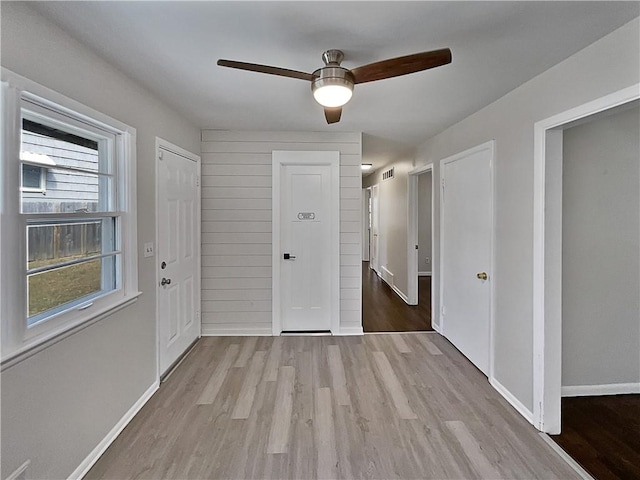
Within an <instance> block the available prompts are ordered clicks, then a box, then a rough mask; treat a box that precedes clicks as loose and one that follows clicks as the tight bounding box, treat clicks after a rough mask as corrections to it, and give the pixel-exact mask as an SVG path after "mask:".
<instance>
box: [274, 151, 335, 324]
mask: <svg viewBox="0 0 640 480" xmlns="http://www.w3.org/2000/svg"><path fill="white" fill-rule="evenodd" d="M339 165H340V154H339V152H290V151H274V152H273V274H272V280H273V297H272V298H273V333H274V335H279V334H280V333H281V332H282V331H327V330H329V331H331V332H332V333H334V334H335V333H338V330H339V320H340V319H339V316H340V298H339V295H340V253H339V252H340V243H339V242H340V236H339V235H340V232H339V229H340V223H339V216H340V211H339V200H340V199H339V195H340V190H339V182H340V179H339V172H340V168H339ZM285 257H288V258H285Z"/></svg>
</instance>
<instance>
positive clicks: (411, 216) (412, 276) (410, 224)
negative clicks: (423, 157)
mask: <svg viewBox="0 0 640 480" xmlns="http://www.w3.org/2000/svg"><path fill="white" fill-rule="evenodd" d="M427 172H431V183H432V188H431V208H432V212H431V258H432V259H433V248H434V245H435V242H434V238H433V235H434V232H435V229H434V228H433V222H434V219H435V215H433V206H434V205H435V202H434V194H435V189H434V188H433V185H435V178H434V176H433V163H429V164H428V165H423V166H421V167H417V168H414V169H413V170H411V171H410V172H409V174H408V175H407V198H408V202H409V205H408V206H409V209H408V219H407V272H408V273H407V274H408V278H407V298H408V300H409V301H408V302H407V303H408V304H409V305H418V249H417V248H416V245H418V227H419V225H418V224H419V222H418V211H419V205H418V176H420V175H422V174H423V173H427ZM432 274H433V276H434V278H433V279H432V282H431V298H434V285H436V281H437V278H435V277H436V276H437V272H436V271H434V270H432ZM432 305H433V302H432ZM431 318H432V319H434V318H435V317H434V315H433V311H432V312H431ZM433 323H435V322H433Z"/></svg>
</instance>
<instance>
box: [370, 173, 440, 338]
mask: <svg viewBox="0 0 640 480" xmlns="http://www.w3.org/2000/svg"><path fill="white" fill-rule="evenodd" d="M404 178H407V177H404ZM412 181H414V182H415V188H414V189H411V187H409V189H408V190H409V191H410V192H412V193H410V194H415V197H416V198H415V201H414V202H413V204H414V206H415V214H416V215H415V222H413V224H412V228H413V230H411V228H405V227H402V230H405V232H404V233H405V234H406V237H405V238H404V239H402V240H400V239H399V238H397V237H399V235H398V233H399V232H398V229H397V228H396V227H398V225H397V223H398V222H397V220H398V219H397V215H398V212H397V211H395V209H394V208H392V207H393V205H396V204H397V203H398V202H399V201H400V200H399V199H401V198H402V199H403V200H402V202H404V201H405V200H404V198H406V195H407V188H406V187H407V183H406V181H404V179H401V178H393V177H391V178H389V177H388V176H387V177H386V179H385V177H383V180H381V181H379V182H378V183H376V184H374V185H371V186H370V187H369V188H366V189H364V191H363V237H364V238H363V247H364V248H363V255H362V258H363V263H362V302H363V306H362V312H363V329H364V331H365V332H411V331H429V330H432V329H433V328H432V325H431V318H432V317H431V316H432V303H431V299H432V287H431V273H432V269H431V264H432V243H433V234H432V232H433V225H432V223H433V222H432V218H433V200H432V198H433V179H432V170H431V166H428V167H425V168H423V169H421V170H420V171H419V174H416V175H415V176H410V177H409V183H410V184H411V182H412ZM405 218H406V217H405ZM409 223H410V224H411V223H412V222H409ZM405 225H406V224H405ZM392 235H395V237H394V238H391V236H392ZM387 237H388V238H387ZM414 237H415V238H414ZM407 239H408V240H409V242H410V243H411V250H410V252H409V255H408V256H407V257H405V258H406V259H407V260H404V261H403V263H404V267H405V268H406V265H407V264H406V261H409V262H412V265H411V267H412V268H409V269H404V268H398V258H396V263H395V268H394V267H393V266H390V265H391V264H387V262H390V260H389V257H390V256H391V255H393V250H391V251H388V250H389V249H391V248H392V245H397V244H398V241H400V242H402V243H403V244H404V243H405V242H406V241H407ZM414 244H415V245H414ZM396 257H397V255H396ZM390 268H392V269H393V270H392V271H393V272H395V275H394V273H392V271H391V270H390ZM402 270H404V272H403V271H402ZM398 275H400V276H398ZM407 275H408V277H407ZM402 277H404V279H402ZM403 284H404V285H403ZM407 285H408V286H409V287H408V288H407ZM403 290H404V291H403Z"/></svg>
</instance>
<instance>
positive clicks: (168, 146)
mask: <svg viewBox="0 0 640 480" xmlns="http://www.w3.org/2000/svg"><path fill="white" fill-rule="evenodd" d="M160 149H163V150H167V151H169V152H172V153H175V154H176V155H180V156H181V157H185V158H188V159H189V160H192V161H194V162H196V165H197V172H198V173H197V175H198V179H197V186H198V190H197V193H196V202H195V203H196V215H195V222H194V223H195V225H194V226H195V230H196V235H197V239H198V241H197V242H196V244H197V245H196V252H195V255H196V270H197V272H196V274H195V276H194V277H195V279H196V285H195V288H194V290H195V298H196V299H195V305H194V312H195V314H196V321H197V322H198V325H197V327H198V338H200V337H201V336H202V315H201V300H202V299H201V294H202V278H201V273H202V254H201V244H202V231H201V230H202V212H201V203H202V199H201V196H202V182H201V181H200V179H201V178H202V160H201V158H200V156H199V155H196V154H195V153H192V152H189V151H188V150H185V149H184V148H181V147H179V146H178V145H174V144H173V143H171V142H168V141H167V140H164V139H163V138H160V137H156V147H155V150H154V151H155V157H156V158H155V162H154V167H155V172H154V174H155V178H156V180H155V189H156V194H155V211H156V214H155V224H156V225H155V245H154V247H153V248H154V252H153V257H152V258H153V259H154V261H155V263H156V268H155V273H156V274H155V294H156V302H155V306H156V379H158V380H159V379H160V375H162V373H163V372H161V371H160V315H159V312H160V295H159V294H158V288H157V287H158V285H159V284H160V277H161V276H162V272H161V271H160V262H158V252H159V248H158V241H159V239H160V228H159V225H160V222H159V221H158V213H159V209H158V207H159V205H160V188H159V187H160V185H159V182H160V176H159V175H158V174H159V171H160ZM138 238H140V235H138ZM143 256H144V252H143ZM187 350H188V349H187Z"/></svg>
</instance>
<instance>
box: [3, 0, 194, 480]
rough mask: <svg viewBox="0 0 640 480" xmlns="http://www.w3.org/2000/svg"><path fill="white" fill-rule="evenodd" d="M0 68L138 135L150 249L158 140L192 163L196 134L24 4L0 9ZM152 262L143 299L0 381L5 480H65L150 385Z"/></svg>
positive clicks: (141, 206)
mask: <svg viewBox="0 0 640 480" xmlns="http://www.w3.org/2000/svg"><path fill="white" fill-rule="evenodd" d="M1 32H2V37H1V42H2V51H1V61H2V65H3V66H4V67H6V68H8V69H10V70H12V71H14V72H15V73H18V74H20V75H22V76H25V77H27V78H29V79H31V80H33V81H35V82H38V83H40V84H42V85H44V86H46V87H48V88H51V89H53V90H56V91H58V92H60V93H62V94H64V95H66V96H68V97H70V98H72V99H74V100H77V101H79V102H81V103H84V104H85V105H87V106H89V107H92V108H94V109H96V110H98V111H100V112H102V113H105V114H107V115H109V116H111V117H113V118H115V119H117V120H120V121H122V122H124V123H127V124H129V125H131V126H132V127H134V128H136V129H137V165H138V172H137V176H138V241H139V244H140V245H142V244H143V243H144V242H150V241H154V239H155V178H154V173H153V172H154V168H155V167H154V165H155V153H154V150H155V137H156V135H157V136H160V137H163V138H165V139H166V140H168V141H170V142H173V143H175V144H178V145H180V146H181V147H183V148H185V149H187V150H190V151H192V152H195V153H199V150H200V130H199V129H198V128H197V127H196V126H195V125H194V124H193V123H191V122H190V120H189V119H186V118H184V117H182V116H180V115H179V114H178V113H176V112H175V111H174V110H172V109H171V108H169V107H168V106H166V105H165V104H164V103H163V102H162V101H161V100H160V99H158V98H157V97H155V96H153V95H152V94H150V93H149V92H148V91H146V90H144V89H143V88H141V87H140V86H139V85H138V84H137V83H135V82H134V81H132V80H131V79H129V78H128V77H126V76H124V75H123V74H122V73H120V72H119V71H118V70H116V69H115V68H113V67H112V66H111V65H110V64H108V63H106V62H105V61H103V60H102V59H100V58H98V57H97V56H96V55H94V54H93V53H92V52H91V51H89V50H87V49H86V48H85V47H84V46H82V45H81V44H80V43H78V42H76V41H75V40H74V39H72V38H71V37H69V36H68V35H67V34H66V33H65V32H63V31H62V30H60V29H59V28H58V27H56V26H54V25H53V24H51V23H50V22H49V21H47V20H46V19H44V18H43V17H42V16H40V15H39V14H37V13H35V12H34V11H33V10H31V8H30V7H29V6H27V5H25V4H21V3H13V2H9V3H5V2H3V4H2V30H1ZM155 261H156V259H155V258H144V257H143V256H142V254H141V252H139V263H138V266H139V288H140V290H141V291H142V293H143V294H142V295H141V296H140V297H139V299H138V301H137V302H136V303H135V304H134V305H133V306H131V307H129V308H127V309H125V310H122V311H120V312H118V313H116V314H114V315H112V316H110V317H108V318H106V319H104V320H102V321H100V322H98V323H96V324H94V325H92V326H90V327H88V328H86V329H84V330H82V331H80V332H79V333H77V334H75V335H72V336H71V337H68V338H66V339H65V340H63V341H61V342H59V343H57V344H55V345H53V346H51V347H49V348H47V349H45V350H43V351H42V352H40V353H38V354H36V355H35V356H33V357H31V358H28V359H27V360H24V361H23V362H21V363H19V364H17V365H15V366H13V367H10V368H8V369H5V370H4V371H3V372H2V477H3V478H4V477H6V476H7V475H9V474H10V473H11V472H12V471H13V470H14V469H16V468H17V467H19V466H20V465H21V464H22V463H23V462H24V461H25V460H27V459H31V467H30V470H29V472H28V474H27V478H57V479H59V478H66V477H67V476H69V475H70V474H71V473H72V472H73V471H74V470H75V469H76V467H78V465H80V463H81V462H82V461H83V460H84V459H85V458H86V456H87V455H88V454H89V453H90V452H91V450H92V449H93V448H94V447H95V446H96V445H97V444H98V443H99V442H100V441H101V440H102V439H103V438H104V437H105V435H106V434H107V433H108V432H109V431H110V430H111V428H112V427H113V426H114V425H115V424H116V423H117V422H118V421H119V420H120V418H121V417H122V416H123V415H124V414H125V413H126V412H127V411H128V410H129V408H130V407H131V406H132V405H133V404H134V403H135V402H136V401H137V400H138V399H139V398H140V396H141V395H142V394H143V393H144V392H145V391H146V390H147V389H148V388H149V387H150V386H151V385H153V383H154V382H155V381H156V334H155V316H156V315H155V314H156V311H155V292H156V286H155Z"/></svg>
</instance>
